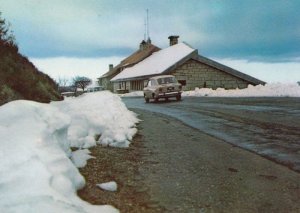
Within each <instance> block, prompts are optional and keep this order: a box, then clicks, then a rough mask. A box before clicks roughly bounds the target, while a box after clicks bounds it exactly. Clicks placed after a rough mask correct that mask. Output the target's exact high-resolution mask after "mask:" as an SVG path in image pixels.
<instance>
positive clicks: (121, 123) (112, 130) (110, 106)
mask: <svg viewBox="0 0 300 213" xmlns="http://www.w3.org/2000/svg"><path fill="white" fill-rule="evenodd" d="M51 105H54V106H56V107H59V108H60V110H61V111H62V112H64V113H65V114H69V115H71V117H72V120H71V125H70V127H69V131H68V138H69V140H70V142H71V145H72V146H73V147H80V148H89V147H91V146H95V145H96V141H95V136H96V135H100V138H99V141H97V143H98V144H102V145H109V146H115V147H128V146H129V144H130V140H132V137H133V136H134V135H135V133H136V132H137V129H136V128H135V124H136V123H137V122H138V119H137V118H136V115H135V114H134V113H133V112H130V111H128V109H127V108H126V106H125V104H124V103H123V102H122V101H121V98H120V97H119V96H117V95H114V94H112V93H110V92H108V91H102V92H96V93H89V94H84V95H82V96H79V97H77V98H68V99H66V100H65V101H64V102H63V104H62V103H61V102H54V103H52V104H51Z"/></svg>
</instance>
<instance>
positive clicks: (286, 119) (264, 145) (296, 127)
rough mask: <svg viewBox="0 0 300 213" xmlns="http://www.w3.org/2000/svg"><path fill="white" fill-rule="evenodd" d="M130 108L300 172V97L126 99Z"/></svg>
mask: <svg viewBox="0 0 300 213" xmlns="http://www.w3.org/2000/svg"><path fill="white" fill-rule="evenodd" d="M123 101H124V103H125V104H126V105H127V107H128V108H130V109H132V110H133V111H134V109H142V110H146V111H150V112H155V113H161V114H164V115H167V116H171V117H173V118H176V119H178V120H180V121H182V122H183V123H185V124H186V125H188V126H190V127H193V128H195V129H197V130H199V131H201V132H203V133H206V134H208V135H210V136H213V137H215V138H218V139H221V140H223V141H225V142H227V143H230V144H233V145H236V146H239V147H242V148H244V149H247V150H250V151H251V152H255V153H258V154H259V155H261V156H263V157H266V158H268V159H271V160H273V161H275V162H277V163H280V164H282V165H285V166H287V167H289V168H291V169H293V170H295V171H297V172H300V98H213V97H200V98H195V97H184V98H183V100H182V101H180V102H177V101H172V100H171V101H167V102H166V101H161V102H158V103H149V104H146V103H145V102H144V99H143V98H141V97H136V98H123Z"/></svg>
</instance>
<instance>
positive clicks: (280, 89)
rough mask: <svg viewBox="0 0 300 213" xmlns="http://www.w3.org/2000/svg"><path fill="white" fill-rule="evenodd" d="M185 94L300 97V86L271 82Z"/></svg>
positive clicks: (184, 94)
mask: <svg viewBox="0 0 300 213" xmlns="http://www.w3.org/2000/svg"><path fill="white" fill-rule="evenodd" d="M182 95H183V96H197V97H202V96H210V97H300V86H299V85H298V84H297V83H294V84H282V83H271V84H266V85H265V86H263V85H257V86H252V85H249V86H248V88H245V89H234V90H225V89H223V88H218V89H216V90H213V89H208V88H201V89H199V88H196V89H195V90H194V91H186V92H183V94H182Z"/></svg>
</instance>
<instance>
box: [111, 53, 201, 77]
mask: <svg viewBox="0 0 300 213" xmlns="http://www.w3.org/2000/svg"><path fill="white" fill-rule="evenodd" d="M197 55H198V50H197V49H194V51H193V52H191V53H190V54H188V55H187V56H185V57H184V58H182V59H181V60H179V61H178V62H176V63H175V64H173V65H171V66H170V67H168V68H167V69H166V70H164V71H163V72H161V73H156V74H150V75H143V76H137V77H130V78H121V79H117V80H113V81H111V82H120V81H127V80H141V79H145V78H150V77H153V76H157V75H168V72H170V71H172V70H174V69H176V68H177V67H178V66H180V65H182V64H183V63H184V62H186V61H188V60H189V59H192V58H194V57H195V56H197Z"/></svg>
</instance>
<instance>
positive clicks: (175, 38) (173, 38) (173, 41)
mask: <svg viewBox="0 0 300 213" xmlns="http://www.w3.org/2000/svg"><path fill="white" fill-rule="evenodd" d="M178 38H179V36H176V35H172V36H169V37H168V39H169V40H170V46H172V45H175V44H178Z"/></svg>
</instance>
